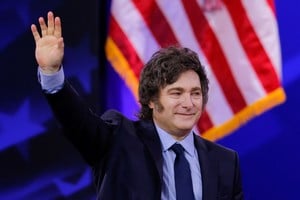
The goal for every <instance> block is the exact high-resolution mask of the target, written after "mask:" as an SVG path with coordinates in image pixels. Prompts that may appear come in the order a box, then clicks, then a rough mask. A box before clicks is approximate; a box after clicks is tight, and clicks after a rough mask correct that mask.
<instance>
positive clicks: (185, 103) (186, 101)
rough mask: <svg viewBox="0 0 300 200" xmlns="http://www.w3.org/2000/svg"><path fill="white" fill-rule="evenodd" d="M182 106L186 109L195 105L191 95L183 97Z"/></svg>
mask: <svg viewBox="0 0 300 200" xmlns="http://www.w3.org/2000/svg"><path fill="white" fill-rule="evenodd" d="M181 105H182V106H183V107H185V108H189V107H192V106H193V105H194V103H193V99H192V96H191V95H190V94H186V95H183V97H182V102H181Z"/></svg>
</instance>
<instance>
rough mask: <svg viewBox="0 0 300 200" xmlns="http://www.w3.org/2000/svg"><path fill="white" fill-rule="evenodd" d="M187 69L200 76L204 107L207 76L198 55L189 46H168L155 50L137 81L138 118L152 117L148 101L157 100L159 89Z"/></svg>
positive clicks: (206, 93)
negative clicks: (139, 106) (139, 108)
mask: <svg viewBox="0 0 300 200" xmlns="http://www.w3.org/2000/svg"><path fill="white" fill-rule="evenodd" d="M188 70H193V71H195V72H196V73H197V74H198V76H199V78H200V84H201V90H202V98H203V108H204V107H205V105H206V103H207V101H208V78H207V76H206V72H205V69H204V67H203V66H202V65H201V63H200V60H199V58H198V55H197V54H196V53H195V52H194V51H192V50H191V49H189V48H184V47H178V46H170V47H167V48H162V49H160V50H159V51H157V52H155V53H154V54H153V55H152V57H151V59H150V60H149V61H148V62H147V63H146V64H145V66H144V68H143V71H142V73H141V77H140V82H139V102H140V104H141V110H140V112H139V113H138V117H139V119H145V120H150V119H152V109H151V108H149V103H150V101H154V102H155V101H158V97H159V96H158V95H159V91H160V89H161V88H164V87H165V86H167V85H169V84H172V83H174V82H176V81H177V79H178V78H179V76H180V75H181V74H182V73H183V72H186V71H188Z"/></svg>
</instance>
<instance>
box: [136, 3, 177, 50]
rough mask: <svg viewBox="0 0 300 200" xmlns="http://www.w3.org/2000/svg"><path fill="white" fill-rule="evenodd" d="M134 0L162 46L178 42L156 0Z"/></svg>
mask: <svg viewBox="0 0 300 200" xmlns="http://www.w3.org/2000/svg"><path fill="white" fill-rule="evenodd" d="M133 2H134V4H135V6H136V7H137V8H138V10H139V11H140V13H141V15H142V16H143V18H144V20H145V22H146V24H147V26H148V27H149V29H150V31H151V32H152V34H153V35H154V37H155V38H156V40H157V41H158V43H159V44H160V46H161V47H167V46H170V45H176V44H178V41H177V39H176V36H175V35H174V33H173V31H172V28H171V27H170V25H169V23H168V21H167V19H166V18H165V16H164V15H163V13H162V12H161V10H160V8H159V7H158V5H157V4H156V2H155V1H154V0H147V1H140V0H133Z"/></svg>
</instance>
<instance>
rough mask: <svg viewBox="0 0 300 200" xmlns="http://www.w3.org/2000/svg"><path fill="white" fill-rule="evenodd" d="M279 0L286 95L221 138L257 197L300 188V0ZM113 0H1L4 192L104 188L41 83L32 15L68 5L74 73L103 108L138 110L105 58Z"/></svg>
mask: <svg viewBox="0 0 300 200" xmlns="http://www.w3.org/2000/svg"><path fill="white" fill-rule="evenodd" d="M275 3H276V7H277V17H278V23H279V31H280V38H281V47H282V64H283V67H282V70H283V86H284V89H285V91H286V94H287V101H286V103H285V104H283V105H281V106H278V107H276V108H274V109H272V110H270V111H268V112H266V113H264V114H262V115H260V116H259V117H256V118H255V119H253V120H251V121H250V122H249V123H247V124H246V125H244V126H243V127H241V128H240V129H239V130H237V131H235V132H234V133H232V134H231V135H230V136H228V137H226V138H224V139H222V140H220V141H218V142H219V143H221V144H223V145H225V146H227V147H230V148H233V149H235V150H237V151H238V152H239V155H240V161H241V169H242V176H243V185H244V191H245V196H246V199H248V200H250V199H251V200H260V199H262V200H265V199H272V200H277V199H278V200H282V199H287V200H290V199H291V200H294V199H298V198H299V197H298V196H299V187H300V173H299V172H298V171H299V168H300V156H299V155H298V149H299V146H300V145H299V143H300V142H299V141H300V128H299V127H300V126H299V124H300V120H299V117H298V112H299V106H298V102H299V100H300V94H299V88H300V67H299V66H298V65H299V64H300V45H299V43H300V39H299V36H300V28H299V23H298V21H299V19H300V12H299V8H300V2H299V1H297V0H286V1H280V0H277V1H275ZM108 8H109V1H104V0H103V1H96V0H89V1H69V0H64V1H59V0H51V1H50V0H48V1H45V0H44V1H37V0H23V1H21V2H19V1H11V0H1V1H0V25H1V31H0V66H1V73H0V169H1V170H0V199H1V200H2V199H4V200H15V199H16V200H17V199H29V200H34V199H43V200H44V199H94V198H95V191H94V187H93V183H92V176H91V175H92V174H91V171H90V168H89V167H88V166H87V165H86V164H85V163H84V162H83V160H82V158H81V157H80V156H79V153H78V152H77V151H76V150H75V149H74V148H73V147H72V146H71V145H70V144H69V143H68V142H67V141H66V139H65V138H64V137H63V136H62V135H61V132H60V129H59V127H58V124H57V122H56V121H55V119H53V116H52V113H51V111H50V110H49V107H48V105H47V103H46V101H45V99H44V97H43V95H42V93H41V90H40V86H39V84H38V81H37V78H36V73H37V71H36V62H35V59H34V48H35V46H34V41H33V38H32V35H31V32H30V25H31V24H32V23H37V19H38V17H39V16H46V13H47V11H49V10H52V11H54V12H55V14H56V15H59V16H60V17H61V18H62V21H63V35H64V39H65V46H66V49H65V60H64V66H65V73H66V76H67V77H68V79H69V80H70V81H71V83H72V84H73V85H74V86H75V87H76V88H77V90H78V92H79V93H80V94H81V95H82V96H83V98H84V99H85V100H86V101H87V102H88V103H89V104H90V105H91V106H92V107H93V109H94V110H95V111H96V112H99V113H101V112H102V111H103V110H105V109H107V108H115V109H118V110H121V111H122V112H124V113H125V114H126V115H128V116H129V117H130V116H132V113H134V112H135V111H136V109H137V105H136V103H134V100H133V97H132V96H131V94H130V92H129V91H128V90H127V89H126V87H125V86H123V85H124V84H123V82H122V80H120V79H119V77H118V76H117V75H116V74H115V73H114V71H113V70H112V68H111V67H110V66H109V65H107V63H106V61H105V59H104V50H103V48H104V41H105V37H106V27H107V13H108ZM120 85H121V86H120ZM117 95H120V97H119V98H116V97H117ZM125 96H126V99H125V100H124V99H123V98H124V97H125ZM120 99H122V101H120Z"/></svg>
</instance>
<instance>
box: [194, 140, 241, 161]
mask: <svg viewBox="0 0 300 200" xmlns="http://www.w3.org/2000/svg"><path fill="white" fill-rule="evenodd" d="M195 141H196V145H197V147H198V148H200V149H202V150H203V151H206V152H207V153H209V154H213V155H215V156H216V157H218V158H219V159H225V160H235V159H237V156H238V155H237V152H236V151H235V150H233V149H230V148H228V147H225V146H223V145H220V144H218V143H216V142H213V141H209V140H207V139H205V138H202V137H200V136H199V135H196V136H195Z"/></svg>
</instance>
